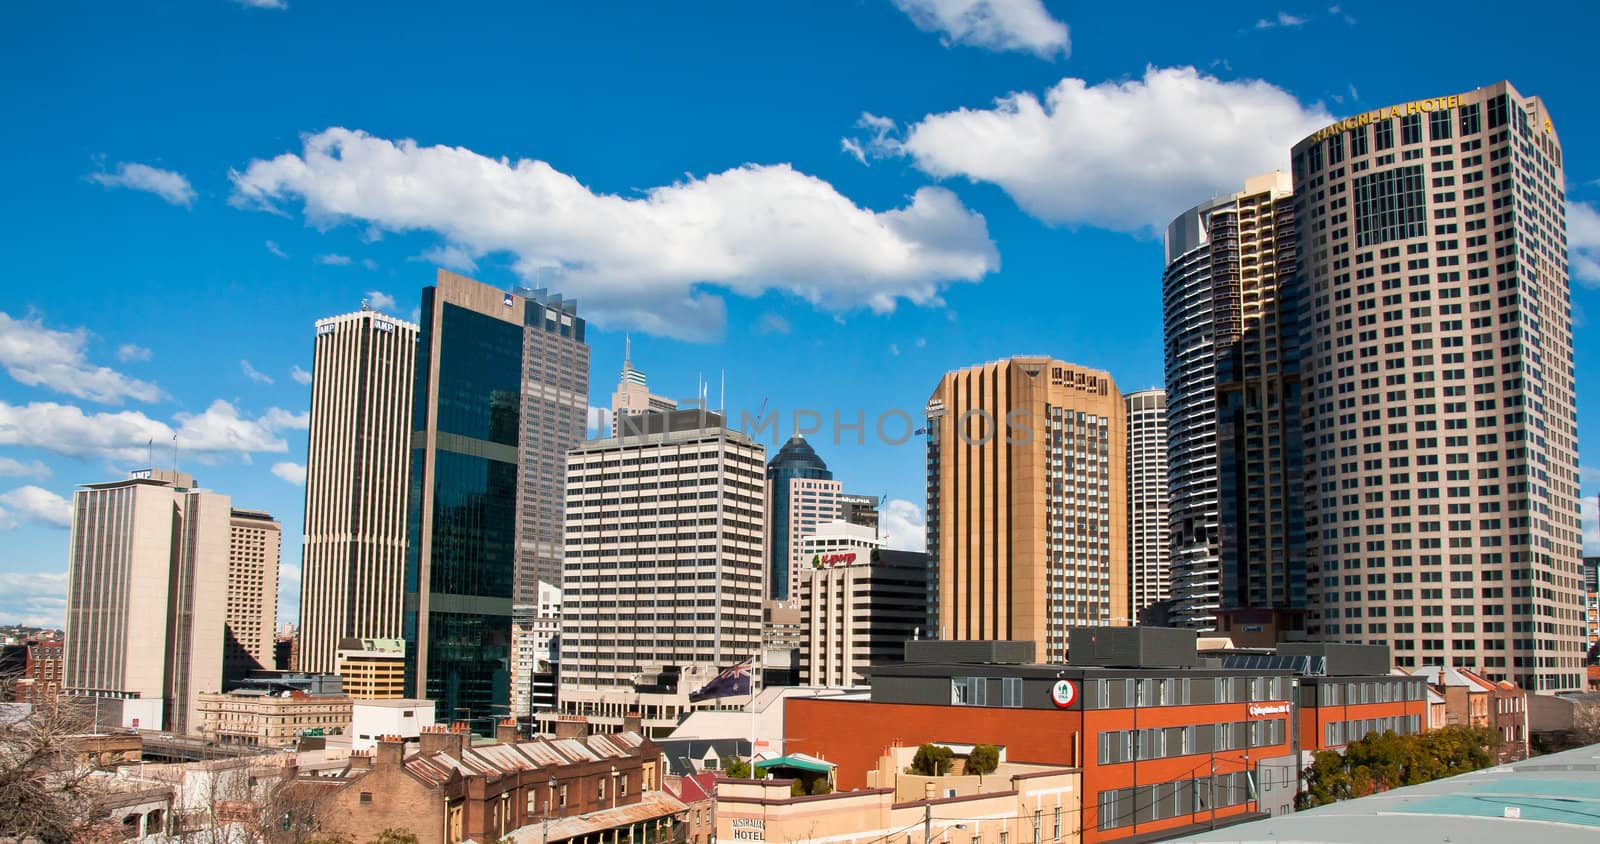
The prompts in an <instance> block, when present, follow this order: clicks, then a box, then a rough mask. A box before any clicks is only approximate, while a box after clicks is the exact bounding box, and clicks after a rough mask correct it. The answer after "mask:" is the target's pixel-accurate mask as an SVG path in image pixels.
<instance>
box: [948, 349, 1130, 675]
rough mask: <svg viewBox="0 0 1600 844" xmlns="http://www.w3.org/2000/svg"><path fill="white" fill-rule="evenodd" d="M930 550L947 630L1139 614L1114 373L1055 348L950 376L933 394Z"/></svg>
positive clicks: (977, 631)
mask: <svg viewBox="0 0 1600 844" xmlns="http://www.w3.org/2000/svg"><path fill="white" fill-rule="evenodd" d="M927 414H928V429H927V436H928V441H927V448H928V511H927V512H928V553H929V555H930V557H931V559H930V561H929V567H930V573H932V574H934V575H935V577H936V580H935V585H934V587H933V589H934V591H935V592H936V593H937V595H938V605H937V606H938V609H937V614H936V615H935V616H934V617H933V618H931V619H930V625H931V627H930V629H931V630H933V631H936V632H937V633H938V638H943V639H1024V640H1031V641H1033V642H1034V643H1035V644H1036V647H1037V649H1038V655H1039V659H1040V660H1041V661H1045V662H1051V661H1058V660H1062V659H1064V658H1065V657H1066V649H1067V629H1068V628H1070V627H1082V626H1088V625H1112V624H1115V625H1125V624H1128V623H1129V622H1130V619H1129V612H1128V519H1127V507H1128V476H1127V459H1126V454H1125V451H1124V449H1125V448H1126V446H1125V444H1124V437H1126V436H1127V424H1126V421H1125V418H1124V417H1125V416H1126V414H1127V407H1126V405H1125V404H1124V403H1123V400H1122V394H1121V393H1120V392H1118V391H1117V386H1116V384H1115V383H1114V382H1113V381H1112V380H1111V376H1110V375H1109V374H1107V373H1105V372H1100V371H1097V370H1092V369H1085V368H1083V367H1078V366H1073V365H1072V364H1067V363H1062V362H1061V361H1057V360H1051V359H1050V358H1047V357H1014V358H1011V359H1009V360H1003V361H1000V362H998V363H990V364H985V365H983V366H974V367H971V368H968V369H962V370H958V371H956V372H951V373H948V374H946V375H945V376H944V378H943V379H941V380H940V382H939V386H938V388H937V389H935V390H934V392H933V396H932V397H931V398H930V399H929V400H928V407H927Z"/></svg>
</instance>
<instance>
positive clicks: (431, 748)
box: [418, 724, 467, 759]
mask: <svg viewBox="0 0 1600 844" xmlns="http://www.w3.org/2000/svg"><path fill="white" fill-rule="evenodd" d="M459 726H460V725H459V724H455V725H451V726H449V727H447V726H445V725H443V724H433V725H431V726H427V727H423V728H422V734H421V735H420V736H418V738H419V739H420V740H421V742H422V748H421V749H422V752H423V753H427V754H430V755H431V754H434V753H443V754H445V755H446V756H449V757H450V758H452V759H460V758H461V750H462V748H463V747H464V746H465V744H466V738H467V734H466V732H465V731H462V730H458V729H456V728H457V727H459Z"/></svg>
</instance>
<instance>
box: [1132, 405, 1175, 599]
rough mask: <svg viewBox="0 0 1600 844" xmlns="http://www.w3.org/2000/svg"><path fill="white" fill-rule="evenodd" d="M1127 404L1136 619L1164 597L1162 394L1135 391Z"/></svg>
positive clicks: (1164, 414) (1167, 581)
mask: <svg viewBox="0 0 1600 844" xmlns="http://www.w3.org/2000/svg"><path fill="white" fill-rule="evenodd" d="M1123 398H1124V400H1125V401H1126V402H1127V403H1128V417H1127V418H1128V435H1127V443H1128V611H1129V613H1130V614H1131V615H1132V616H1133V617H1134V618H1138V617H1139V613H1140V612H1142V611H1143V610H1144V609H1145V608H1146V607H1148V606H1150V605H1151V604H1155V603H1159V602H1161V601H1165V600H1167V598H1168V597H1169V595H1170V592H1171V589H1170V572H1169V570H1168V568H1169V564H1170V560H1169V557H1168V550H1167V549H1168V542H1167V536H1168V534H1169V533H1170V532H1171V526H1170V525H1168V524H1167V501H1168V499H1169V498H1170V495H1171V492H1170V490H1169V489H1168V488H1167V394H1166V391H1165V390H1140V391H1138V392H1133V393H1128V394H1127V395H1126V396H1124V397H1123Z"/></svg>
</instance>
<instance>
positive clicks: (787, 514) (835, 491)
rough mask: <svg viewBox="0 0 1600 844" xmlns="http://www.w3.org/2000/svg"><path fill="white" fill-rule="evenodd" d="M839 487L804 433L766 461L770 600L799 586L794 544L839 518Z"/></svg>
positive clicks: (787, 594)
mask: <svg viewBox="0 0 1600 844" xmlns="http://www.w3.org/2000/svg"><path fill="white" fill-rule="evenodd" d="M840 489H841V485H840V483H839V482H838V481H835V480H834V479H833V473H832V472H830V471H828V464H827V463H824V462H823V461H822V458H821V457H818V456H817V452H816V451H815V450H813V449H812V448H811V444H810V443H808V442H806V440H805V437H801V436H794V437H790V438H789V441H788V442H786V443H784V444H783V447H782V448H780V449H778V453H777V454H775V455H773V457H772V460H771V461H769V462H768V463H767V500H768V502H770V503H769V505H768V506H769V507H770V509H771V512H770V513H768V528H767V530H768V533H767V554H768V562H767V597H768V598H769V599H771V600H774V601H784V600H788V599H789V595H790V592H791V590H792V589H794V587H795V586H796V583H795V581H794V576H793V571H792V569H793V565H794V560H793V557H794V547H795V545H796V544H797V543H798V542H799V540H800V538H801V537H802V536H804V535H805V534H806V533H809V532H810V530H811V529H813V528H815V527H816V526H817V525H820V524H822V523H824V522H830V521H833V520H834V519H837V518H839V491H840Z"/></svg>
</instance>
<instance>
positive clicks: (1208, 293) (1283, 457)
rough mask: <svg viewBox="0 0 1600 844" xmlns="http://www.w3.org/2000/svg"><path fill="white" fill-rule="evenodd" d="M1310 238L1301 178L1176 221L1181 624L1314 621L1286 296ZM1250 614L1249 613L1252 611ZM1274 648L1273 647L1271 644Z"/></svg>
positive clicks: (1173, 476) (1167, 298)
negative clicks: (1308, 598) (1300, 233)
mask: <svg viewBox="0 0 1600 844" xmlns="http://www.w3.org/2000/svg"><path fill="white" fill-rule="evenodd" d="M1296 250H1297V241H1296V238H1295V221H1294V213H1293V194H1292V192H1291V190H1290V184H1289V177H1288V175H1287V174H1284V173H1268V174H1266V175H1262V176H1256V177H1253V178H1250V179H1247V180H1246V181H1245V186H1244V190H1242V191H1240V192H1238V193H1233V194H1229V195H1227V196H1221V197H1217V198H1215V199H1212V200H1209V201H1207V202H1204V203H1202V204H1200V205H1197V206H1195V207H1194V208H1191V209H1189V210H1188V211H1185V212H1184V213H1183V214H1181V215H1179V216H1178V218H1177V219H1176V220H1173V221H1172V224H1171V225H1169V226H1168V227H1167V238H1166V255H1167V268H1166V273H1165V274H1164V275H1163V277H1162V298H1163V311H1164V322H1165V333H1166V370H1167V398H1168V401H1169V402H1170V404H1169V407H1168V408H1167V430H1168V455H1167V461H1168V466H1169V467H1170V486H1171V490H1172V500H1171V502H1170V508H1171V509H1170V523H1171V531H1170V536H1171V542H1172V549H1171V554H1172V575H1171V583H1172V586H1171V588H1172V597H1173V600H1174V608H1173V613H1172V616H1173V621H1174V623H1176V624H1178V625H1180V626H1188V627H1196V628H1199V629H1202V630H1212V629H1217V628H1219V627H1220V628H1222V629H1226V630H1231V629H1233V624H1232V621H1233V620H1234V617H1235V616H1240V617H1245V618H1249V619H1250V620H1251V621H1252V622H1253V623H1254V624H1255V625H1256V626H1265V625H1270V626H1271V628H1272V629H1270V630H1268V631H1267V635H1266V636H1265V638H1267V639H1269V640H1270V639H1273V638H1276V634H1277V633H1278V632H1280V631H1281V629H1283V628H1298V627H1299V626H1301V615H1302V613H1303V610H1304V607H1305V567H1304V565H1303V557H1304V546H1305V539H1304V532H1305V527H1304V523H1303V521H1302V513H1301V505H1300V499H1301V489H1300V484H1299V483H1298V475H1297V472H1298V470H1299V469H1298V467H1299V465H1300V431H1299V427H1298V423H1297V420H1298V419H1299V414H1300V374H1299V369H1298V365H1297V364H1298V360H1297V356H1298V328H1297V324H1296V322H1295V308H1294V303H1293V302H1291V301H1288V300H1286V298H1285V290H1286V288H1287V287H1288V285H1289V281H1290V279H1291V278H1292V276H1293V274H1294V271H1295V268H1296V254H1297V252H1296ZM1241 614H1243V615H1242V616H1241ZM1268 643H1269V644H1270V642H1268Z"/></svg>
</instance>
